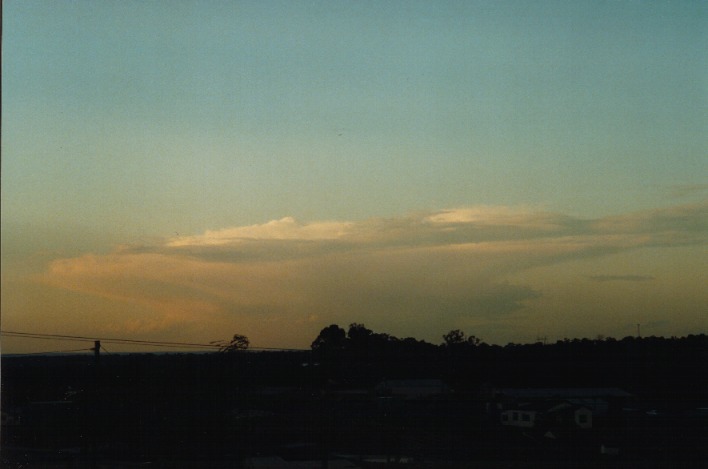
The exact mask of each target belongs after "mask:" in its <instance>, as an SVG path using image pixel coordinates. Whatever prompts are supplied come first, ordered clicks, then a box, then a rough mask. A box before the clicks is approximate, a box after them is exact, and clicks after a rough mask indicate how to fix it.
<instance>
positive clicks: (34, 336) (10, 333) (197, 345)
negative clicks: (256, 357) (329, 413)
mask: <svg viewBox="0 0 708 469" xmlns="http://www.w3.org/2000/svg"><path fill="white" fill-rule="evenodd" d="M0 336H7V337H22V338H26V339H39V340H68V341H82V342H95V341H96V340H100V341H101V342H105V343H109V344H116V345H120V344H123V345H126V344H132V345H145V346H149V347H183V348H206V349H212V350H219V349H221V348H222V347H223V346H222V345H218V344H201V343H194V342H168V341H157V340H139V339H123V338H115V337H88V336H79V335H63V334H45V333H40V332H19V331H0ZM249 349H250V350H272V351H283V352H309V351H310V349H296V348H281V347H249Z"/></svg>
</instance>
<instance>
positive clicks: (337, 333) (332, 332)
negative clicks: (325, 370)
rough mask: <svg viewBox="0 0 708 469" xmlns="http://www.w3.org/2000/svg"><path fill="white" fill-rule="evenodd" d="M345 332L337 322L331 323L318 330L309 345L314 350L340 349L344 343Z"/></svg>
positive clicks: (345, 338)
mask: <svg viewBox="0 0 708 469" xmlns="http://www.w3.org/2000/svg"><path fill="white" fill-rule="evenodd" d="M346 340H347V333H346V332H345V331H344V329H342V328H341V327H339V326H338V325H337V324H331V325H329V326H327V327H325V328H324V329H322V330H321V331H320V334H319V335H318V336H317V338H316V339H315V340H314V341H313V342H312V345H310V347H311V348H312V350H314V351H321V352H322V351H330V350H342V349H344V346H345V344H346Z"/></svg>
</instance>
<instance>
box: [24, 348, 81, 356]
mask: <svg viewBox="0 0 708 469" xmlns="http://www.w3.org/2000/svg"><path fill="white" fill-rule="evenodd" d="M91 350H93V349H90V348H79V349H73V350H53V351H51V352H29V353H23V354H21V355H50V354H53V353H72V352H89V351H91Z"/></svg>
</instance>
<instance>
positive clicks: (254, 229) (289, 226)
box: [167, 217, 352, 247]
mask: <svg viewBox="0 0 708 469" xmlns="http://www.w3.org/2000/svg"><path fill="white" fill-rule="evenodd" d="M351 226H352V223H339V222H321V223H311V224H307V225H303V224H300V223H297V222H296V221H295V219H294V218H292V217H285V218H281V219H280V220H272V221H269V222H268V223H264V224H261V225H250V226H242V227H235V228H226V229H222V230H214V231H211V230H210V231H207V232H206V233H204V234H203V235H200V236H186V237H180V236H177V237H175V238H172V239H170V240H169V241H168V242H167V246H169V247H179V246H220V245H225V244H233V243H238V242H243V241H246V240H285V239H288V240H309V241H314V240H327V239H338V238H340V237H342V236H343V235H345V234H346V232H347V230H348V229H349V228H350V227H351Z"/></svg>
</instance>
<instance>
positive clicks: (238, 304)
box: [37, 204, 708, 346]
mask: <svg viewBox="0 0 708 469" xmlns="http://www.w3.org/2000/svg"><path fill="white" fill-rule="evenodd" d="M707 221H708V204H696V205H686V206H676V207H669V208H664V209H660V210H653V211H645V212H639V213H631V214H627V215H624V216H613V217H607V218H600V219H579V218H575V217H571V216H568V215H563V214H557V213H548V212H544V211H538V210H534V209H530V208H514V207H492V206H485V207H470V208H460V209H451V210H443V211H436V212H427V213H425V212H423V213H416V214H411V215H408V216H405V217H400V218H391V219H369V220H363V221H349V222H332V221H327V222H310V223H299V222H297V221H295V220H294V219H292V218H283V219H280V220H274V221H270V222H267V223H264V224H261V225H253V226H246V227H231V228H225V229H220V230H211V231H207V232H205V233H204V234H202V235H193V236H179V237H173V238H169V239H166V240H165V241H164V242H161V243H156V244H154V245H140V246H122V247H120V248H118V249H116V250H115V251H114V252H111V253H109V254H103V255H99V254H86V255H82V256H78V257H72V258H65V259H58V260H54V261H53V262H52V263H51V264H50V265H49V268H48V270H47V271H46V272H45V273H44V274H42V275H41V276H39V277H38V278H37V281H38V282H41V283H42V284H43V285H46V286H51V287H54V288H56V289H60V290H68V291H71V292H74V293H76V294H79V295H86V296H90V297H95V298H99V299H101V300H102V301H107V302H109V303H114V304H120V305H122V308H123V309H124V310H125V311H131V310H139V311H142V313H141V316H140V318H136V317H134V314H126V317H124V318H121V316H120V314H115V313H113V314H112V315H111V317H110V318H104V319H109V320H106V321H105V322H106V324H108V323H110V324H111V325H112V326H111V327H112V328H113V331H115V332H120V331H121V330H122V331H124V332H126V333H130V332H134V331H141V332H142V333H150V334H153V335H154V334H158V335H162V334H168V335H170V334H172V335H174V334H175V333H176V332H175V331H182V333H184V331H186V330H190V331H192V332H191V335H192V336H195V335H196V336H200V337H202V338H203V340H206V339H209V338H211V339H219V338H221V336H224V337H227V336H229V334H231V333H235V332H240V333H245V334H246V335H248V336H249V337H251V338H252V342H253V343H254V344H257V345H262V346H265V345H267V346H307V344H309V341H311V340H312V338H313V337H314V336H315V335H316V334H317V332H318V331H319V329H321V328H322V327H324V326H326V325H328V324H330V323H335V322H339V323H342V324H344V325H346V324H348V323H349V322H363V323H366V324H367V325H369V326H370V327H374V328H377V329H379V330H386V331H388V332H391V333H393V334H394V335H399V336H408V335H410V336H415V337H419V338H423V339H427V340H431V341H437V339H438V338H439V335H440V334H442V333H444V332H445V331H446V330H449V329H452V328H457V327H460V328H467V329H470V332H474V333H477V334H478V335H481V336H482V338H483V339H487V340H489V341H491V342H495V341H496V342H504V341H507V340H516V339H519V338H522V337H524V332H523V329H524V328H529V327H533V325H534V324H536V325H537V327H542V328H544V330H545V329H547V328H549V327H551V324H552V323H553V322H554V321H555V320H552V319H551V317H552V316H554V315H558V314H562V315H565V316H566V317H565V322H566V324H573V323H577V322H578V319H579V318H577V317H572V313H571V311H572V310H583V309H585V307H586V305H584V304H579V303H578V304H574V303H573V301H572V296H573V293H572V291H574V290H578V289H579V290H584V291H586V292H587V291H590V290H593V289H595V288H596V285H593V284H598V283H602V284H603V286H602V288H604V289H605V290H606V291H605V292H604V293H603V292H602V290H597V292H599V293H598V294H599V295H600V298H605V299H606V300H607V304H605V305H602V302H601V301H600V302H599V303H596V304H598V309H597V310H596V311H594V312H593V314H595V315H597V316H598V317H605V315H606V313H607V312H608V311H610V312H611V314H612V315H616V314H626V315H628V316H630V317H624V318H621V319H617V322H618V323H622V324H626V323H628V322H633V321H634V315H635V314H636V313H637V311H636V310H637V308H638V307H639V306H637V304H640V305H641V307H644V306H646V302H645V298H642V297H641V295H640V296H638V297H637V298H633V297H632V295H636V294H637V292H636V291H635V292H632V291H627V290H624V291H622V290H616V289H613V288H612V286H611V284H624V283H633V284H636V283H638V282H637V280H643V281H645V282H640V283H650V282H649V280H651V283H653V284H657V283H658V284H659V287H658V288H661V285H662V284H664V285H669V284H671V282H672V281H671V278H668V277H669V275H670V276H675V273H670V272H668V271H667V270H664V266H662V264H661V263H660V262H658V263H657V264H656V265H651V266H649V269H650V271H648V272H645V271H637V270H635V269H636V268H639V265H640V264H642V263H634V262H633V261H627V260H626V259H631V258H632V255H633V253H636V252H639V251H643V252H644V254H643V256H644V257H646V253H647V252H654V251H658V252H661V251H669V252H671V250H673V249H676V250H680V249H681V248H686V247H690V248H691V249H695V248H698V252H702V253H703V257H704V256H705V250H704V248H705V246H706V244H708V237H707V236H706V233H708V229H707V226H706V225H707ZM573 263H579V265H581V266H582V267H580V268H578V269H577V270H576V271H575V273H574V275H573V276H572V277H573V278H574V279H575V280H574V281H575V284H574V285H571V284H565V285H563V284H562V282H561V286H558V283H559V282H557V281H556V282H553V283H551V282H545V281H544V279H546V278H548V277H549V276H550V277H558V276H560V277H564V276H565V273H564V267H563V266H567V265H569V264H573ZM634 264H636V265H634ZM644 264H646V263H644ZM642 268H647V267H646V266H645V265H643V266H642ZM686 269H689V270H690V269H691V266H690V265H686ZM693 274H697V275H699V277H700V276H702V277H703V278H704V279H705V273H704V272H693ZM610 280H632V281H633V282H610ZM621 286H622V285H620V287H621ZM652 288H657V287H656V285H654V286H653V287H652ZM689 288H691V287H690V285H689ZM559 290H564V291H559ZM593 291H594V290H593ZM622 292H624V294H626V295H628V296H627V297H625V298H623V299H622V300H620V303H621V304H623V305H624V307H626V309H625V310H624V312H623V311H621V308H620V309H617V308H618V307H617V306H616V305H614V304H612V303H613V302H614V301H615V299H614V298H615V297H616V296H617V295H620V296H621V295H622ZM645 293H646V292H645ZM559 296H567V298H566V300H565V304H562V305H561V304H557V303H556V302H557V301H559ZM582 297H583V295H582V294H581V295H579V296H578V298H577V301H578V302H580V301H582V299H581V298H582ZM706 299H707V296H706V294H705V293H698V294H697V295H695V296H691V297H688V298H687V299H684V300H687V301H684V302H683V303H685V305H683V306H682V305H681V303H679V304H678V305H677V306H678V307H680V308H683V309H685V310H686V312H685V314H686V315H688V316H687V317H685V318H684V319H685V320H686V324H684V325H683V326H682V327H684V329H686V330H691V328H700V327H702V326H704V325H705V321H704V320H701V319H700V318H701V315H702V314H703V313H704V312H705V307H706V305H707V304H708V303H706ZM632 305H634V306H632ZM691 308H696V309H695V310H693V311H691ZM119 309H120V308H119ZM641 313H642V314H644V315H645V317H647V318H651V319H652V320H653V319H654V318H655V317H656V315H657V314H658V315H660V314H661V313H660V312H659V311H652V308H649V309H647V310H646V311H642V312H641ZM97 314H100V313H97ZM512 318H513V322H512V321H511V319H512ZM512 324H514V325H513V326H512ZM556 326H558V325H557V324H556ZM561 329H562V328H561ZM561 329H559V328H558V327H555V330H554V333H555V334H558V335H562V330H561ZM275 330H277V337H278V338H277V339H276V334H275V333H274V331H275ZM478 331H482V333H480V332H478ZM571 332H572V331H571ZM600 332H611V331H598V333H600ZM618 332H623V331H618ZM535 333H536V331H535V329H534V331H533V332H532V333H531V334H535ZM527 335H528V334H527ZM276 340H277V341H278V342H277V343H275V341H276Z"/></svg>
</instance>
